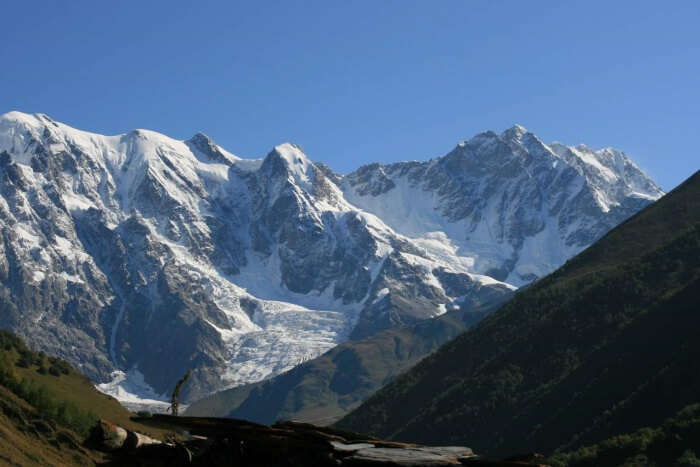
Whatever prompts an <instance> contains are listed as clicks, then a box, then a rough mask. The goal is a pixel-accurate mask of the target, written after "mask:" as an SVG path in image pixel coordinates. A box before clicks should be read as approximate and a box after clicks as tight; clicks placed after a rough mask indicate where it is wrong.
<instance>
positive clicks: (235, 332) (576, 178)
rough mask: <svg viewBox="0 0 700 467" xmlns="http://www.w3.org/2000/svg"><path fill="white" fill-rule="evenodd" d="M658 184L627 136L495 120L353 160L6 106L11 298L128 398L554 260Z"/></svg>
mask: <svg viewBox="0 0 700 467" xmlns="http://www.w3.org/2000/svg"><path fill="white" fill-rule="evenodd" d="M661 194H662V193H661V191H660V190H659V189H658V188H657V187H656V186H655V185H654V184H653V182H652V181H651V180H649V179H648V178H647V177H646V176H644V174H643V173H641V171H639V169H638V168H637V167H636V166H635V165H634V164H633V163H632V162H631V161H630V160H629V159H628V158H627V157H626V156H625V155H624V154H623V153H621V152H619V151H615V150H612V149H605V150H601V151H590V150H588V149H587V148H585V149H584V148H570V147H566V146H563V145H558V144H552V145H550V146H547V145H545V144H544V143H542V142H541V141H539V140H538V139H537V138H536V137H535V136H534V135H532V134H531V133H529V132H527V130H525V129H524V128H522V127H514V128H513V129H511V130H507V131H506V132H504V133H503V134H501V135H497V134H495V133H493V132H486V133H482V134H480V135H477V136H476V137H475V138H473V139H472V140H470V141H466V142H463V143H460V144H459V145H458V146H457V148H455V150H454V151H452V152H451V153H450V154H448V155H446V156H444V157H442V158H438V159H435V160H432V161H429V162H424V163H423V162H407V163H399V164H391V165H387V166H382V165H379V164H373V165H370V166H366V167H363V168H360V169H359V170H358V171H356V172H354V173H352V174H350V175H347V176H345V177H342V176H340V175H338V174H334V173H333V172H332V171H331V170H330V169H328V168H327V167H325V166H323V165H321V164H314V163H313V162H311V161H310V160H309V158H308V157H307V156H306V155H305V154H304V153H303V151H302V150H301V148H300V147H298V146H296V145H293V144H289V143H286V144H282V145H279V146H277V147H275V148H274V149H273V150H272V151H271V152H270V153H269V154H268V155H267V156H266V157H264V158H261V159H256V160H246V159H241V158H239V157H237V156H235V155H234V154H232V153H230V152H227V151H226V150H224V149H223V148H221V147H219V146H218V145H216V144H215V143H214V142H213V141H211V140H210V139H209V138H208V137H207V136H205V135H204V134H201V133H198V134H196V135H195V136H194V137H192V138H191V139H189V140H186V141H178V140H174V139H172V138H168V137H167V136H164V135H161V134H158V133H156V132H152V131H148V130H135V131H132V132H129V133H126V134H123V135H116V136H102V135H97V134H92V133H87V132H83V131H80V130H76V129H74V128H71V127H69V126H67V125H64V124H62V123H59V122H55V121H53V120H51V119H50V118H49V117H47V116H44V115H35V116H32V115H27V114H22V113H19V112H11V113H9V114H5V115H3V116H1V117H0V226H1V228H2V234H3V236H2V239H1V240H2V241H0V306H1V307H2V309H3V310H6V312H5V313H4V315H3V318H2V319H3V321H2V322H1V323H0V324H1V325H2V326H3V327H10V328H12V329H14V330H15V331H16V332H18V333H19V334H20V335H22V336H24V337H26V338H28V339H29V341H30V342H34V343H35V344H36V346H38V347H41V348H42V349H43V350H46V351H48V352H50V353H52V354H56V355H59V356H61V357H63V358H66V359H68V360H69V361H71V362H72V363H74V364H75V365H78V366H79V367H80V368H81V370H82V371H83V372H85V373H86V374H87V375H88V376H89V377H90V378H92V379H93V380H94V381H97V382H98V383H99V384H98V387H99V388H100V389H101V390H103V391H105V392H109V393H111V394H113V395H115V396H116V397H118V398H120V399H122V400H124V401H127V402H129V403H132V404H151V403H152V404H156V402H153V401H161V402H162V401H163V400H164V395H165V394H167V393H168V391H169V390H170V389H171V388H172V385H173V384H174V382H175V381H177V380H178V379H179V378H180V377H181V376H182V375H183V374H184V373H185V372H186V371H187V370H188V369H191V368H193V369H194V370H195V371H194V373H193V377H192V379H191V382H190V383H188V385H187V388H186V390H185V393H184V394H183V396H184V399H185V400H186V401H187V400H192V399H193V398H196V397H200V396H202V395H205V394H208V393H210V392H212V391H215V390H219V389H223V388H226V387H231V386H235V385H239V384H244V383H248V382H253V381H257V380H260V379H262V378H268V377H271V376H274V375H277V374H279V373H281V372H283V371H286V370H288V369H290V368H292V367H294V366H295V365H297V364H299V363H300V362H302V361H305V360H307V359H310V358H314V357H316V356H318V355H320V354H321V353H323V352H325V351H327V350H328V349H330V348H331V347H333V346H335V345H337V344H338V343H340V342H342V341H344V340H346V339H348V338H361V337H364V336H368V335H371V334H373V333H375V332H377V331H380V330H382V329H385V328H387V327H391V326H396V325H401V324H407V323H413V322H416V321H419V320H422V319H428V318H431V317H434V316H437V315H439V314H442V313H444V312H446V311H447V310H449V309H452V308H454V307H456V306H471V305H476V304H479V303H484V302H486V301H489V300H493V299H495V298H497V297H498V296H501V295H503V294H506V293H509V292H510V291H511V290H513V289H514V288H515V287H516V286H520V285H522V284H526V283H528V282H529V281H531V280H533V279H535V278H537V277H541V276H543V275H545V274H547V273H549V272H551V271H552V270H554V269H555V268H556V267H558V266H559V265H561V264H562V263H563V262H564V261H565V260H566V259H567V258H569V257H571V256H572V255H573V254H575V253H576V252H578V251H580V250H581V249H583V248H585V247H586V246H587V245H589V244H590V243H591V242H593V241H594V240H595V239H597V238H598V237H600V236H601V235H602V234H603V233H605V232H606V231H607V230H608V229H609V228H611V227H612V226H614V225H615V224H616V223H619V222H621V221H622V220H624V219H625V218H626V217H627V216H629V215H631V214H633V213H634V212H636V211H637V210H638V209H641V208H642V207H643V206H644V205H646V204H647V203H649V202H650V201H651V200H653V199H656V198H658V197H659V196H661Z"/></svg>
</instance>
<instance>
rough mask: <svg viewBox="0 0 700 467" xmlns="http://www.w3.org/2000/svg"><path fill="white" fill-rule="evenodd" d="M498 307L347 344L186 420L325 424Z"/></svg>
mask: <svg viewBox="0 0 700 467" xmlns="http://www.w3.org/2000/svg"><path fill="white" fill-rule="evenodd" d="M501 303H502V302H499V303H494V304H491V305H489V306H483V307H481V308H477V309H472V310H457V311H453V312H449V313H446V314H445V315H443V316H440V317H438V318H436V319H431V320H427V321H424V322H421V323H418V324H415V325H411V326H404V327H400V328H395V329H390V330H387V331H384V332H381V333H379V334H377V335H375V336H372V337H369V338H367V339H363V340H360V341H355V342H346V343H343V344H341V345H339V346H338V347H336V348H334V349H332V350H330V351H329V352H327V353H325V354H323V355H321V356H320V357H318V358H315V359H313V360H310V361H308V362H305V363H304V364H302V365H300V366H298V367H296V368H294V369H292V370H290V371H288V372H286V373H284V374H282V375H279V376H277V377H275V378H272V379H270V380H267V381H263V382H260V383H255V384H250V385H246V386H242V387H238V388H233V389H229V390H227V391H222V392H220V393H217V394H214V395H211V396H209V397H207V398H205V399H202V400H201V401H198V402H195V403H194V404H192V405H191V406H190V407H189V408H188V409H187V412H186V415H193V416H230V417H234V418H243V419H248V420H252V421H256V422H259V423H273V422H274V421H276V420H280V419H294V420H300V421H305V422H312V423H317V424H328V423H332V422H333V421H335V420H337V419H339V418H340V417H342V416H343V415H345V414H346V413H347V412H349V411H350V410H352V409H353V408H355V407H357V406H358V405H359V404H360V403H361V402H362V401H364V400H365V399H366V398H367V397H369V396H370V395H371V394H372V393H373V392H374V391H376V390H377V389H379V388H380V387H381V386H382V385H384V384H386V383H387V382H388V381H390V380H391V379H392V378H393V377H395V376H396V375H398V374H400V373H401V372H402V371H405V370H406V369H408V368H410V367H411V366H412V365H414V364H415V363H417V362H418V361H419V360H420V359H421V358H423V357H425V355H427V354H428V353H430V352H431V351H433V350H435V349H437V348H438V347H439V346H440V345H441V344H443V343H445V342H447V341H448V340H449V339H451V338H453V337H455V336H456V335H458V334H459V333H460V332H461V331H463V330H464V329H467V328H468V327H470V326H472V325H473V324H475V323H476V322H478V321H479V320H480V319H481V318H483V317H484V316H485V315H486V314H487V313H489V312H491V311H493V310H495V309H496V308H498V306H500V304H501Z"/></svg>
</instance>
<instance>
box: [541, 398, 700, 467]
mask: <svg viewBox="0 0 700 467" xmlns="http://www.w3.org/2000/svg"><path fill="white" fill-rule="evenodd" d="M699 437H700V404H693V405H689V406H688V407H684V408H683V409H682V410H681V411H679V412H678V413H677V414H676V415H674V416H673V417H671V418H669V419H668V420H665V421H664V423H663V424H662V425H661V426H658V427H654V428H649V427H645V428H641V429H639V430H637V431H635V432H634V433H625V434H623V435H619V436H615V437H614V438H610V439H606V440H604V441H601V442H600V443H597V444H595V445H592V446H586V447H584V448H581V449H577V450H576V451H573V452H562V453H557V454H555V455H554V456H552V457H550V458H549V459H547V463H548V464H550V465H552V466H553V467H560V466H561V467H565V466H569V467H589V466H590V467H608V466H610V467H616V466H618V465H677V466H695V465H698V464H700V458H698V454H700V452H698V451H700V449H698V443H697V440H698V438H699Z"/></svg>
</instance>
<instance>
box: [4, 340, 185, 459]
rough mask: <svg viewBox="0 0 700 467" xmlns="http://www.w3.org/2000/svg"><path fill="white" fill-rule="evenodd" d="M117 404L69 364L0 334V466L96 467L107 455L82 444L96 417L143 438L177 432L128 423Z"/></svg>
mask: <svg viewBox="0 0 700 467" xmlns="http://www.w3.org/2000/svg"><path fill="white" fill-rule="evenodd" d="M131 416H132V414H131V413H129V412H128V411H127V410H126V409H124V408H123V407H122V406H121V405H120V404H119V402H117V400H116V399H114V398H112V397H110V396H107V395H105V394H102V393H100V392H98V391H97V390H96V389H95V387H94V386H93V384H92V383H91V382H90V381H89V380H88V379H87V378H86V377H85V376H83V375H81V374H80V373H78V372H76V371H75V370H74V369H73V368H71V367H70V365H69V364H68V363H66V362H65V361H62V360H60V359H57V358H53V357H47V356H46V355H45V354H43V353H39V352H34V351H31V350H29V349H28V348H27V346H26V345H25V344H24V342H23V341H22V340H21V339H19V338H17V337H16V336H14V335H12V334H11V333H9V332H7V331H0V463H3V464H6V465H37V466H39V465H42V466H45V465H56V466H65V465H92V464H94V463H96V462H100V461H104V460H105V456H104V454H102V453H100V452H98V451H95V450H93V449H91V448H90V447H87V446H85V445H84V444H83V441H84V440H85V438H86V437H87V435H88V433H89V430H90V429H91V428H92V427H93V426H94V425H95V424H96V422H97V419H98V417H104V418H107V419H109V420H114V421H116V422H118V423H119V424H120V425H121V426H126V427H129V428H130V429H133V430H138V431H139V432H141V433H151V434H152V435H155V436H159V437H165V436H172V435H174V433H173V432H170V431H166V430H162V429H158V428H151V427H148V426H144V425H141V424H138V423H135V422H133V421H132V420H130V417H131Z"/></svg>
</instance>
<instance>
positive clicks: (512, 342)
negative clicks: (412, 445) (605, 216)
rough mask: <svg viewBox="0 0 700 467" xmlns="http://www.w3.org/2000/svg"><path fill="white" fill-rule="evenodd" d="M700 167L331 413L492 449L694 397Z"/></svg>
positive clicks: (636, 417)
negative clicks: (344, 410) (357, 400)
mask: <svg viewBox="0 0 700 467" xmlns="http://www.w3.org/2000/svg"><path fill="white" fill-rule="evenodd" d="M699 290H700V172H696V173H695V174H694V175H693V176H691V177H690V178H689V179H688V180H687V181H686V182H684V183H683V184H681V185H680V186H679V187H677V188H676V189H675V190H673V191H672V192H671V193H669V194H668V195H666V196H665V197H663V198H661V199H660V200H659V201H658V202H656V203H655V204H653V205H651V206H650V207H648V208H646V209H645V210H643V211H642V212H640V213H638V214H637V215H635V216H633V217H632V218H630V219H629V220H627V221H626V222H624V223H622V224H621V225H620V226H618V227H617V228H615V229H613V230H612V231H611V232H609V233H608V234H607V235H605V236H604V237H603V238H602V239H601V240H600V241H598V242H597V243H595V244H594V245H593V246H591V247H590V248H588V249H587V250H585V251H584V252H582V253H581V254H580V255H578V256H577V257H575V258H574V259H572V260H570V261H568V262H567V263H566V264H565V265H564V266H563V267H562V268H560V269H559V270H558V271H556V272H555V273H553V274H551V275H550V276H548V277H546V278H544V279H542V280H540V281H538V282H537V283H535V284H534V285H533V286H531V287H530V288H529V289H527V290H525V291H523V292H521V293H518V294H517V295H516V297H515V298H514V299H513V300H511V301H510V302H509V303H507V304H506V305H505V306H504V307H502V308H501V309H500V310H499V311H498V312H496V313H493V314H491V315H490V316H488V317H487V318H485V319H484V320H483V321H482V322H481V323H479V324H478V325H477V326H475V327H474V328H472V329H471V330H469V331H467V332H466V333H464V334H462V335H461V336H459V337H458V338H456V339H455V340H453V341H452V342H450V343H449V344H447V345H445V346H444V347H442V348H441V349H440V350H438V351H437V352H435V353H434V354H432V355H431V356H430V357H428V358H426V359H425V360H423V361H422V362H420V363H419V364H418V365H417V366H416V367H414V368H413V369H411V370H410V371H409V372H407V373H405V374H404V375H402V376H400V377H398V378H396V379H395V380H394V381H393V382H392V383H390V384H389V385H388V386H386V387H385V388H383V389H382V390H381V391H379V392H378V393H377V394H375V395H374V396H373V397H371V398H370V399H369V400H368V401H367V402H366V403H365V404H363V405H362V406H360V407H359V408H358V409H356V410H355V411H354V412H352V413H350V414H349V415H348V416H346V417H345V418H343V419H342V420H341V421H340V422H338V424H337V425H338V426H339V427H342V428H345V429H358V428H360V427H361V428H362V429H363V430H365V431H367V432H369V433H371V434H373V435H378V436H382V437H387V438H389V439H394V440H402V441H416V442H422V443H431V442H432V443H434V442H442V443H454V442H466V443H468V444H469V445H470V446H472V447H473V448H474V449H475V451H478V452H483V453H487V454H489V455H499V454H501V453H512V452H518V451H527V450H532V449H534V450H536V451H539V452H552V451H553V450H554V449H556V448H558V447H563V448H566V449H572V448H576V447H579V446H582V445H585V444H592V443H595V442H598V441H601V440H603V439H605V438H608V437H611V436H614V435H617V434H619V433H625V432H630V431H634V430H636V429H638V428H641V427H643V426H655V425H659V424H660V423H661V422H662V421H663V420H664V419H666V418H667V417H669V416H672V415H673V414H674V413H676V412H677V411H678V410H680V409H681V408H683V407H684V406H686V405H688V404H691V403H694V402H697V400H698V394H700V374H698V372H697V361H698V358H700V342H699V341H698V340H697V335H698V331H700V314H698V303H699V302H700V295H699V293H700V292H699Z"/></svg>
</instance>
